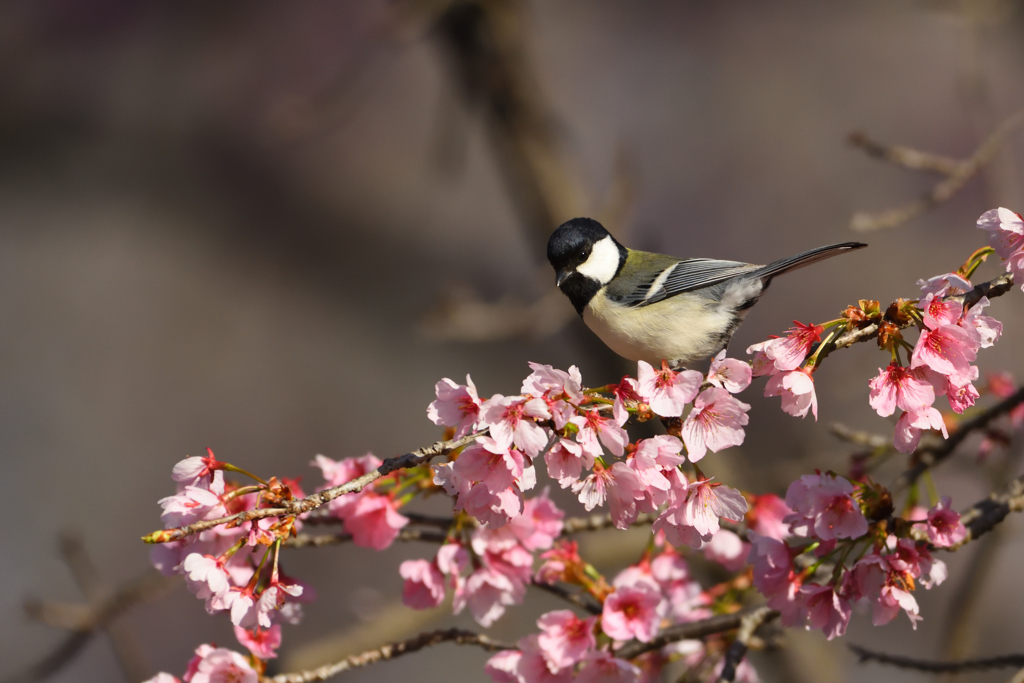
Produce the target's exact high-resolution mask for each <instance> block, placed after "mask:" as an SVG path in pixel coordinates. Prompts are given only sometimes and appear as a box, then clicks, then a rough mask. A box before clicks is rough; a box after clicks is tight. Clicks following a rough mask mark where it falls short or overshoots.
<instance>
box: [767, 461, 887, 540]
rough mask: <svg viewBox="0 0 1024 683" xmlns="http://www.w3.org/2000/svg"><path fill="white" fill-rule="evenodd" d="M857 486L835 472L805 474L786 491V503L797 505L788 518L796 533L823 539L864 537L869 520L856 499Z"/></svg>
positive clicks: (792, 506) (791, 505)
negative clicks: (855, 488)
mask: <svg viewBox="0 0 1024 683" xmlns="http://www.w3.org/2000/svg"><path fill="white" fill-rule="evenodd" d="M853 491H854V487H853V484H851V483H850V482H849V481H848V480H847V479H844V478H843V477H840V476H838V475H834V474H805V475H804V476H802V477H800V478H799V479H797V480H796V481H794V482H793V483H792V484H790V485H789V489H788V490H787V491H786V505H788V506H789V507H791V508H792V509H793V511H794V512H793V515H791V516H790V517H789V518H787V520H788V521H789V522H790V526H791V528H792V530H793V531H794V533H797V534H798V535H801V536H813V537H816V538H818V539H820V540H822V541H832V540H835V539H839V538H860V537H861V536H863V535H864V534H866V533H867V532H868V521H867V519H866V518H865V517H864V513H863V512H861V509H860V505H858V504H857V501H855V500H854V499H853V496H852V494H853Z"/></svg>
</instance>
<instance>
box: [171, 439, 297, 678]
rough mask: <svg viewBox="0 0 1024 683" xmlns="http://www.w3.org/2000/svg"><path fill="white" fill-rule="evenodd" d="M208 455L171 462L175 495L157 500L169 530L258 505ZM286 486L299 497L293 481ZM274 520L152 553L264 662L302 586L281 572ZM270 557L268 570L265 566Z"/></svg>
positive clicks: (292, 615) (291, 616) (291, 618)
mask: <svg viewBox="0 0 1024 683" xmlns="http://www.w3.org/2000/svg"><path fill="white" fill-rule="evenodd" d="M208 452H209V455H208V456H207V457H189V458H185V459H184V460H182V461H180V462H179V463H177V464H176V465H175V466H174V468H173V471H172V477H173V478H174V479H175V480H176V481H177V482H178V493H177V494H175V495H173V496H168V497H166V498H163V499H161V500H160V501H159V504H160V505H161V507H163V513H162V514H161V518H162V519H163V521H164V523H165V525H166V527H167V528H173V527H179V526H182V525H187V524H193V523H195V522H199V521H204V520H210V519H218V518H221V517H225V516H227V515H230V514H232V513H234V512H238V511H241V510H245V509H249V508H253V507H255V506H256V504H257V496H256V493H255V489H256V487H251V488H252V489H253V492H248V493H246V492H243V491H244V490H243V489H240V488H238V487H237V486H229V485H227V484H225V482H224V463H222V462H219V461H217V460H216V458H215V457H214V455H213V452H212V451H208ZM291 490H293V491H296V492H298V493H300V494H301V491H298V489H297V487H296V486H295V485H294V484H292V486H291ZM275 524H277V520H276V519H274V518H266V519H261V520H257V521H254V522H245V523H244V524H241V525H239V526H237V527H234V528H230V529H229V528H226V527H225V526H224V525H220V526H216V527H213V528H212V529H208V530H206V531H203V532H201V533H199V534H196V535H193V536H189V537H188V538H187V539H186V540H181V541H174V542H171V543H162V544H160V545H157V546H155V547H154V548H153V551H152V553H151V560H152V562H153V564H154V565H155V566H156V568H157V569H158V570H160V571H161V572H162V573H163V574H164V575H166V576H171V575H174V574H181V575H183V576H184V577H185V584H186V585H187V586H188V589H189V590H190V591H191V592H192V593H194V594H195V595H196V597H198V598H199V599H201V600H204V601H205V605H206V610H207V612H209V613H210V614H214V613H217V612H228V613H229V614H230V616H231V622H232V623H233V624H234V625H235V627H236V635H237V636H238V639H239V642H240V643H242V644H243V645H245V646H246V647H249V648H250V650H252V652H253V653H254V654H256V655H257V656H259V657H261V658H264V659H266V658H270V657H274V656H276V654H275V650H276V648H277V647H278V645H279V644H280V626H279V625H278V624H276V623H275V621H277V620H283V621H286V622H289V623H297V622H298V621H299V620H300V619H301V617H302V610H301V606H300V605H299V604H298V602H297V600H298V599H299V598H300V596H302V595H303V591H304V588H303V586H302V585H301V584H299V583H298V582H296V581H295V580H293V579H289V578H286V577H285V576H284V575H283V574H281V573H280V571H279V570H278V567H277V564H276V552H277V551H276V549H275V548H274V547H271V544H272V543H273V538H274V535H273V533H272V532H273V531H274V526H275ZM295 524H296V525H301V522H299V521H298V520H296V521H295ZM268 538H269V539H270V540H268ZM272 556H275V561H274V562H273V569H271V568H270V567H269V565H268V563H267V560H268V558H270V557H272ZM264 569H265V570H266V571H262V570H264ZM261 578H262V579H264V580H263V581H262V582H261ZM306 597H307V598H308V595H307V596H306ZM186 680H188V679H187V678H186Z"/></svg>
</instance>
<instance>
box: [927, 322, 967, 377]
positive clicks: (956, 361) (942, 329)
mask: <svg viewBox="0 0 1024 683" xmlns="http://www.w3.org/2000/svg"><path fill="white" fill-rule="evenodd" d="M980 345H981V341H980V339H979V338H978V336H977V333H975V334H974V335H972V334H971V333H970V332H968V331H967V330H965V329H964V328H962V327H957V326H956V325H940V326H939V327H937V328H935V329H933V330H923V331H922V332H921V336H920V337H919V338H918V340H917V345H916V346H915V347H914V353H913V355H912V356H911V358H910V367H911V368H919V367H922V366H926V367H929V368H931V369H932V370H934V371H935V372H938V373H939V374H942V375H953V374H964V373H966V372H967V367H968V366H969V365H970V364H971V361H973V360H974V359H975V358H976V357H977V355H978V348H979V346H980Z"/></svg>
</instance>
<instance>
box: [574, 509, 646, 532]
mask: <svg viewBox="0 0 1024 683" xmlns="http://www.w3.org/2000/svg"><path fill="white" fill-rule="evenodd" d="M657 518H658V515H654V514H651V513H648V512H641V513H640V514H639V515H637V516H636V519H635V520H633V522H632V523H631V524H630V526H646V525H648V524H653V523H654V520H656V519H657ZM613 526H615V524H614V522H612V516H611V515H590V516H588V517H570V518H569V519H567V520H565V522H564V523H563V524H562V535H563V536H564V535H567V534H576V533H579V532H581V531H600V530H601V529H608V528H611V527H613Z"/></svg>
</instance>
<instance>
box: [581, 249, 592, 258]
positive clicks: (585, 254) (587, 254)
mask: <svg viewBox="0 0 1024 683" xmlns="http://www.w3.org/2000/svg"><path fill="white" fill-rule="evenodd" d="M589 257H590V250H589V249H584V250H583V251H581V252H580V258H581V259H583V260H584V261H586V260H587V259H588V258H589Z"/></svg>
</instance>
